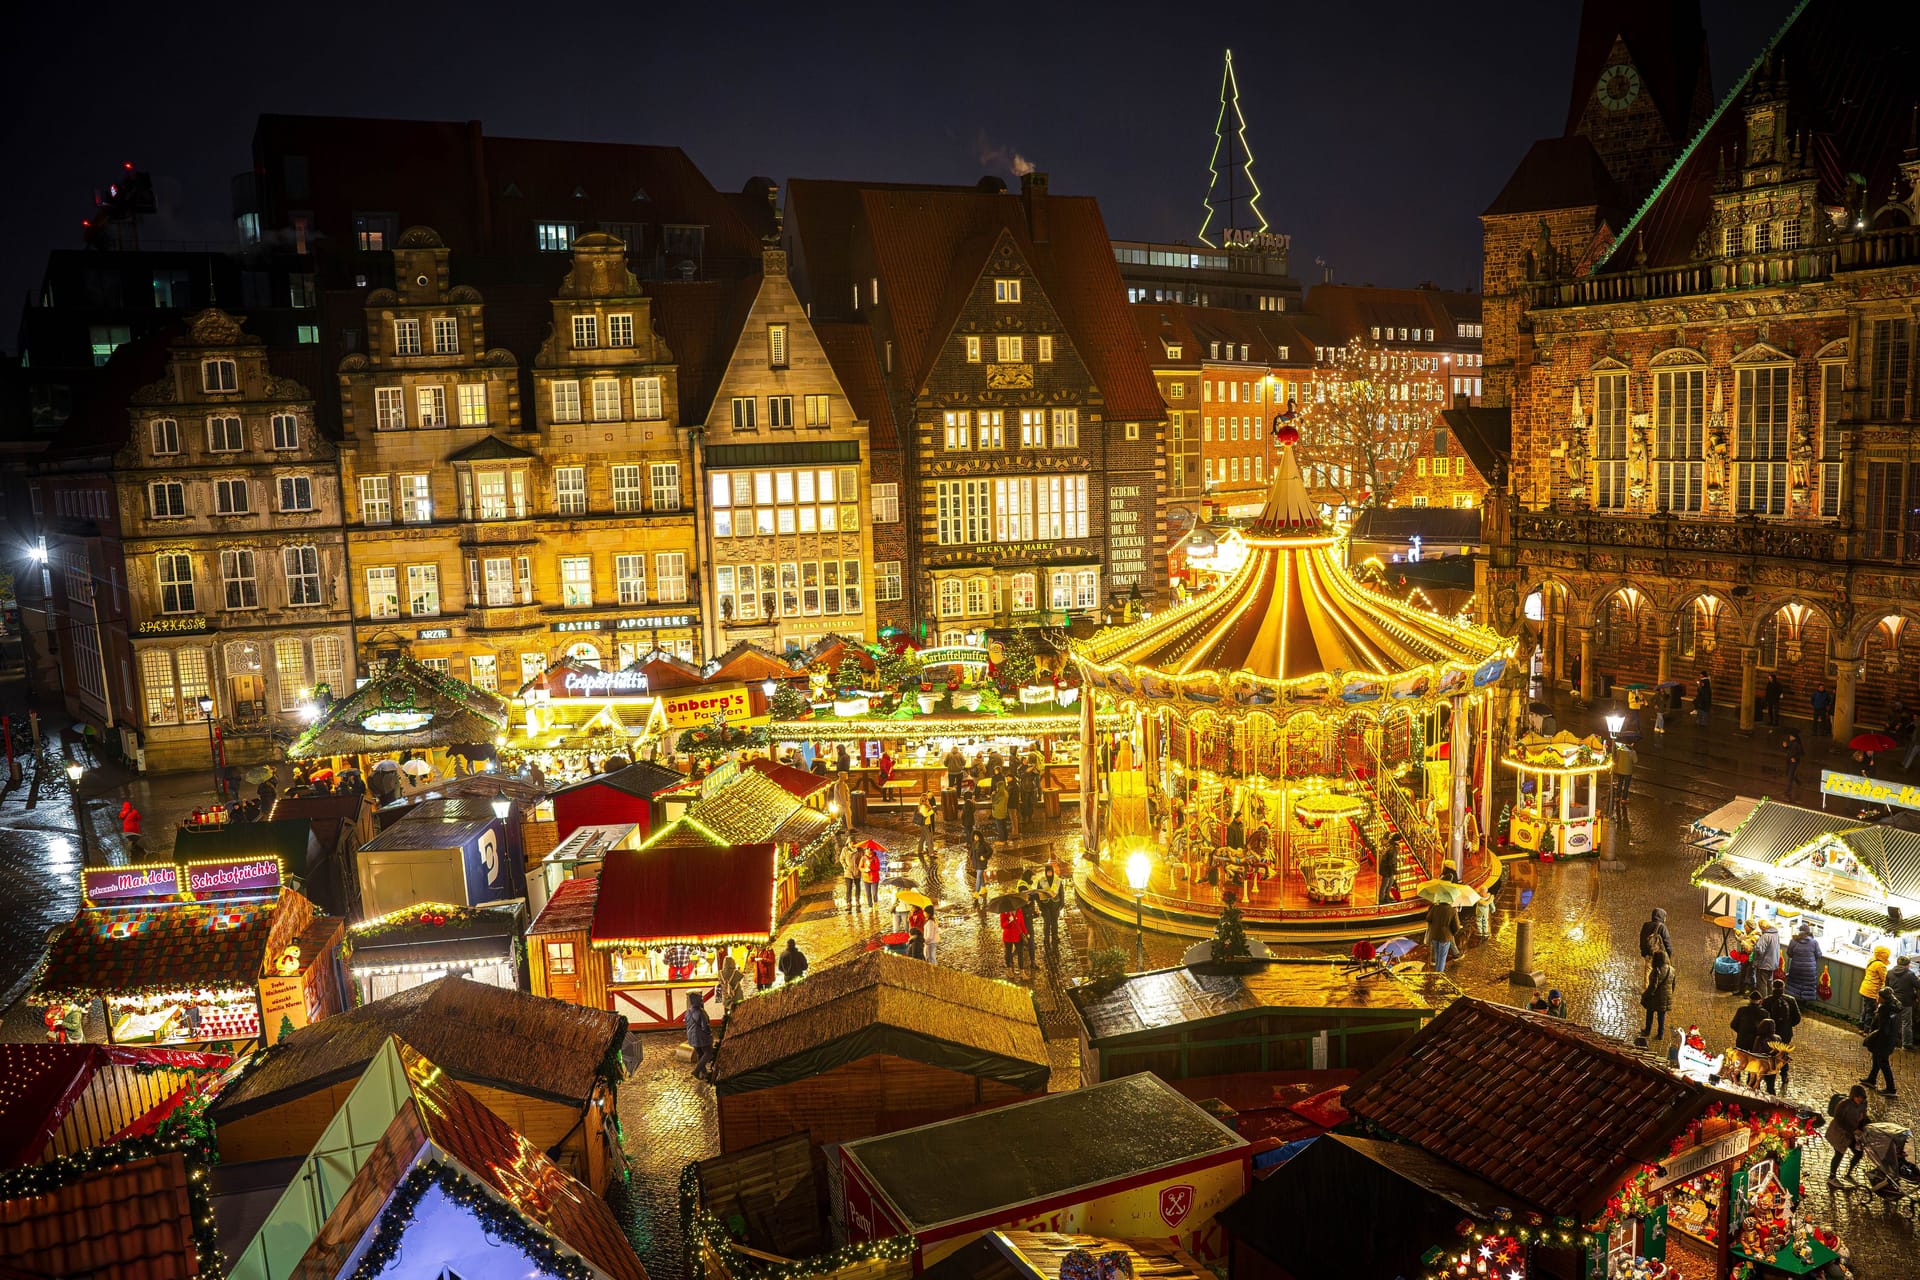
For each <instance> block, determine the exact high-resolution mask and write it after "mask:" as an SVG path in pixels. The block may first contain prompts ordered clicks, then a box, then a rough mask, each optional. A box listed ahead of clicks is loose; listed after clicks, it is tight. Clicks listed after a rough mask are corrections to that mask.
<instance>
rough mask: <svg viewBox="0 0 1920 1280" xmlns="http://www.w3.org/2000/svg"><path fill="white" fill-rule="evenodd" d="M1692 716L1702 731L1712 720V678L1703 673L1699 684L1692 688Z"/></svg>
mask: <svg viewBox="0 0 1920 1280" xmlns="http://www.w3.org/2000/svg"><path fill="white" fill-rule="evenodd" d="M1693 715H1694V719H1696V720H1698V721H1699V722H1700V727H1701V728H1702V729H1704V728H1706V727H1707V725H1708V724H1709V723H1710V722H1711V721H1712V720H1713V677H1711V676H1709V675H1708V674H1707V673H1706V672H1704V671H1703V672H1701V673H1700V683H1699V684H1697V685H1695V686H1694V687H1693Z"/></svg>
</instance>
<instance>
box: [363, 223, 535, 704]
mask: <svg viewBox="0 0 1920 1280" xmlns="http://www.w3.org/2000/svg"><path fill="white" fill-rule="evenodd" d="M393 263H394V276H395V281H396V287H395V288H393V289H376V290H374V291H373V292H372V293H370V294H368V295H367V301H366V350H365V351H364V352H356V353H354V354H352V355H349V356H347V357H346V358H345V359H344V360H342V361H341V362H340V419H341V421H340V427H341V444H340V483H341V487H342V489H343V491H344V492H345V494H346V501H347V540H348V544H349V546H350V548H351V552H352V561H353V584H352V585H353V615H354V621H355V624H356V628H357V634H358V640H359V644H360V651H361V658H362V660H363V665H372V664H374V663H378V662H381V661H384V660H386V659H387V658H390V657H392V656H393V655H394V654H397V653H400V652H403V651H410V652H411V653H412V654H413V656H414V657H416V658H419V659H420V660H422V661H423V662H425V663H427V664H428V665H429V666H432V667H434V668H436V669H438V670H441V671H447V672H450V673H451V674H453V675H456V676H458V677H460V678H461V679H463V680H472V681H473V682H474V683H476V684H481V685H483V686H485V687H494V686H497V687H499V688H503V689H507V690H512V689H516V688H518V687H519V684H520V675H519V671H518V666H519V664H520V661H521V659H520V654H519V651H518V650H514V651H513V656H512V658H511V659H510V665H509V668H508V671H507V673H505V674H504V675H502V674H501V673H500V672H499V671H498V669H497V665H496V667H495V669H494V670H492V671H489V670H488V664H487V661H486V659H487V657H488V656H489V655H491V654H492V653H493V652H494V651H495V646H496V645H497V644H498V643H499V641H500V639H501V638H502V637H507V636H524V635H526V634H528V633H530V632H532V631H533V630H534V629H535V628H537V627H538V625H539V619H538V612H539V610H538V607H537V603H536V598H535V596H534V578H533V565H534V557H535V552H536V547H535V539H534V530H533V522H532V512H533V504H534V502H535V501H536V498H535V494H534V491H533V488H532V485H533V482H534V476H533V474H532V467H531V466H530V465H527V464H528V459H529V457H530V454H531V445H532V443H533V439H532V435H531V433H530V432H527V431H523V429H522V426H521V407H520V377H519V364H518V361H516V360H515V358H514V356H513V354H512V353H511V352H509V351H506V350H504V349H501V348H490V347H489V346H488V345H487V328H486V307H485V304H484V303H483V302H482V301H481V297H480V294H479V292H478V291H477V290H475V289H472V288H470V287H467V286H464V285H462V286H455V285H453V284H452V282H451V279H450V275H449V266H448V253H447V249H446V247H445V246H444V245H443V244H441V242H440V237H439V236H438V235H436V234H435V233H434V232H433V231H432V230H430V229H428V228H426V227H413V228H410V229H408V230H407V231H406V232H404V233H403V234H401V236H400V237H399V240H398V242H397V244H396V246H395V248H394V250H393ZM469 451H471V452H469ZM492 454H499V455H501V456H500V458H499V459H495V458H493V457H490V456H486V455H492ZM462 455H465V456H464V457H463V458H462V460H463V462H464V465H462V466H456V465H455V459H456V457H460V456H462ZM509 456H512V457H517V458H518V459H519V461H520V463H521V465H519V466H517V467H516V466H508V465H505V460H506V458H507V457H509ZM496 462H497V463H499V465H490V464H494V463H496ZM463 484H464V488H463V487H462V486H463ZM480 484H484V485H485V487H484V488H480V487H478V485H480ZM470 563H471V564H472V565H473V575H472V576H471V577H470V575H469V564H470ZM546 649H547V646H546V645H545V644H540V645H538V646H534V647H531V648H529V649H528V650H527V656H526V659H525V661H526V663H527V664H528V666H529V668H530V674H529V678H531V675H532V674H538V672H539V671H540V670H544V663H545V659H546ZM474 656H479V657H480V658H481V662H480V664H479V666H478V668H477V669H476V668H475V665H474V664H473V663H472V661H471V659H472V658H473V657H474ZM489 677H491V679H489Z"/></svg>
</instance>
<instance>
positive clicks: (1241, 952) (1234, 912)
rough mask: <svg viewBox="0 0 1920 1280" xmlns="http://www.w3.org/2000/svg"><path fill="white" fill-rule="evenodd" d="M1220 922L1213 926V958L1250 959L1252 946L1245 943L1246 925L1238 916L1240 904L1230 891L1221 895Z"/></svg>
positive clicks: (1251, 957)
mask: <svg viewBox="0 0 1920 1280" xmlns="http://www.w3.org/2000/svg"><path fill="white" fill-rule="evenodd" d="M1220 903H1221V905H1220V922H1219V923H1218V924H1216V925H1214V926H1213V952H1212V955H1213V959H1214V960H1215V961H1222V960H1251V959H1253V948H1252V947H1251V946H1250V945H1248V943H1247V926H1246V923H1245V922H1244V921H1242V920H1241V918H1240V905H1239V903H1238V901H1236V900H1235V898H1234V895H1233V894H1232V893H1226V894H1223V895H1221V899H1220Z"/></svg>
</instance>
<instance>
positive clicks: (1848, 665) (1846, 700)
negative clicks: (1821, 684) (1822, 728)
mask: <svg viewBox="0 0 1920 1280" xmlns="http://www.w3.org/2000/svg"><path fill="white" fill-rule="evenodd" d="M1859 681H1860V663H1859V660H1858V659H1856V658H1835V659H1834V660H1833V740H1834V741H1835V742H1837V743H1839V744H1840V745H1841V746H1845V745H1846V744H1847V741H1848V740H1849V739H1850V738H1852V737H1853V706H1854V701H1855V696H1856V694H1857V692H1858V685H1859Z"/></svg>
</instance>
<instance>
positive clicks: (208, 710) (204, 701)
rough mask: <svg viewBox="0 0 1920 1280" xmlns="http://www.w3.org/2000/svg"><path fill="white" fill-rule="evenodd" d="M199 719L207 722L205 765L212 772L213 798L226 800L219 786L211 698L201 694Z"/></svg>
mask: <svg viewBox="0 0 1920 1280" xmlns="http://www.w3.org/2000/svg"><path fill="white" fill-rule="evenodd" d="M199 702H200V718H201V719H202V720H205V721H206V722H207V764H208V767H210V768H211V769H212V770H213V796H214V799H216V800H225V799H226V798H227V789H226V788H225V787H223V786H221V785H220V748H219V746H218V745H216V744H215V743H214V740H213V698H212V697H211V696H209V695H208V694H204V693H203V694H201V695H200V698H199Z"/></svg>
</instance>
